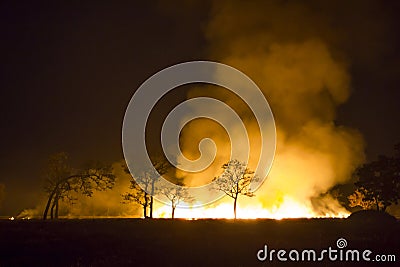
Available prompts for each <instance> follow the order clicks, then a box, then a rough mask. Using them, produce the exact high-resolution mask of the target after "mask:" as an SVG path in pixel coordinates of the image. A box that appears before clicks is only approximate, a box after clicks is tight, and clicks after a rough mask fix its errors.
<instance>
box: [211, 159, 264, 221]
mask: <svg viewBox="0 0 400 267" xmlns="http://www.w3.org/2000/svg"><path fill="white" fill-rule="evenodd" d="M222 169H223V170H224V172H223V173H222V174H221V175H220V176H218V177H215V178H214V179H213V182H214V184H215V186H214V189H216V190H219V191H222V192H224V193H225V195H227V196H229V197H231V198H233V200H234V202H233V213H234V215H235V219H236V204H237V200H238V197H239V195H244V196H248V197H252V196H254V193H253V192H252V190H251V188H250V185H251V183H252V182H256V181H258V179H259V178H258V177H257V176H255V175H254V171H251V170H249V169H248V168H247V167H246V164H245V163H243V162H240V161H238V160H236V159H234V160H230V161H229V162H228V163H225V164H224V165H222Z"/></svg>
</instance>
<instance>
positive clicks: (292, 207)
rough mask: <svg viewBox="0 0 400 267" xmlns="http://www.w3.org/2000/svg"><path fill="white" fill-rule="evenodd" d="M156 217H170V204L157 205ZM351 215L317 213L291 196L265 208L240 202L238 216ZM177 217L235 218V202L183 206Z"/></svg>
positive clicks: (258, 217)
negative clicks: (197, 206)
mask: <svg viewBox="0 0 400 267" xmlns="http://www.w3.org/2000/svg"><path fill="white" fill-rule="evenodd" d="M154 215H155V217H156V218H170V216H171V207H170V206H168V205H164V206H159V207H156V209H155V213H154ZM348 215H349V212H348V211H346V210H344V209H343V210H339V211H335V212H329V213H324V214H320V213H316V212H315V211H314V210H313V209H312V207H311V206H309V205H307V204H304V203H301V202H298V201H295V200H294V199H292V198H290V197H284V199H283V201H282V203H280V204H279V205H275V206H272V207H270V208H265V207H263V206H262V205H261V204H258V203H257V204H253V205H240V203H238V208H237V218H238V219H261V218H267V219H276V220H280V219H284V218H323V217H327V218H328V217H329V218H345V217H347V216H348ZM175 217H176V218H183V219H202V218H212V219H214V218H215V219H217V218H218V219H233V218H234V216H233V203H230V202H228V201H226V202H222V203H220V204H217V205H215V206H212V205H211V206H206V207H200V208H181V209H177V210H176V211H175Z"/></svg>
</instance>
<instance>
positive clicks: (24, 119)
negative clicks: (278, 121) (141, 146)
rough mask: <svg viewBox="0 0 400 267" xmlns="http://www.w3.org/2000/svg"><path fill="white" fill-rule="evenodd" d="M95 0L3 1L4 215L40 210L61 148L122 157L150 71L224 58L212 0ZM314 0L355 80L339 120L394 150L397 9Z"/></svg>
mask: <svg viewBox="0 0 400 267" xmlns="http://www.w3.org/2000/svg"><path fill="white" fill-rule="evenodd" d="M99 2H100V1H94V2H93V3H90V4H89V3H86V4H82V3H80V2H79V1H76V2H75V1H71V3H68V4H55V3H54V2H53V4H48V3H39V2H36V1H33V2H28V1H26V2H24V1H2V3H1V4H0V20H1V23H0V47H1V71H0V75H1V76H0V88H1V103H2V104H1V106H0V114H1V117H0V118H1V139H0V147H1V150H0V156H1V161H0V183H2V184H4V185H5V198H4V200H3V203H2V204H1V207H0V215H8V214H15V213H18V212H19V211H20V210H21V209H23V208H26V207H31V206H34V205H35V203H33V202H34V201H35V199H36V198H37V197H38V195H40V194H42V192H41V188H42V182H43V180H42V178H41V170H42V169H43V167H44V164H45V161H46V159H47V158H48V156H49V155H51V154H53V153H56V152H59V151H66V152H67V153H69V154H70V156H71V160H72V162H73V163H74V164H78V165H79V164H80V163H82V162H83V161H86V160H89V159H95V160H101V161H104V162H108V163H112V162H115V161H118V160H121V159H122V157H123V156H122V148H121V127H122V120H123V115H124V112H125V108H126V106H127V104H128V102H129V100H130V98H131V96H132V95H133V93H134V91H135V89H136V88H138V87H139V86H140V84H141V83H142V82H143V81H145V80H146V79H147V78H148V77H149V76H151V75H152V74H154V73H155V72H157V71H159V70H161V69H163V68H165V67H168V66H171V65H173V64H176V63H180V62H184V61H189V60H218V58H217V57H215V56H214V55H213V53H210V51H209V46H210V44H212V42H213V40H212V37H210V36H207V34H205V27H206V25H207V21H208V19H209V17H210V16H211V15H212V12H213V10H212V4H211V3H207V2H206V1H204V2H203V1H198V2H201V3H197V2H195V1H191V3H190V4H185V5H177V4H176V5H175V6H171V5H170V4H168V3H167V1H162V2H151V3H147V1H139V2H134V1H129V3H130V4H103V3H99ZM274 2H276V3H278V4H281V3H284V2H286V1H274ZM318 2H319V1H315V2H313V1H311V2H309V4H307V6H306V7H307V8H311V9H315V10H317V12H320V15H321V17H323V18H328V20H329V21H330V24H329V25H330V27H331V29H332V32H335V33H340V34H339V36H340V38H337V39H335V40H336V41H333V43H334V46H335V48H336V49H337V50H338V51H340V53H341V54H342V55H343V56H344V57H345V58H346V60H347V62H348V64H349V70H350V74H351V79H352V95H351V97H350V99H349V100H348V101H347V102H346V103H345V104H344V105H342V106H341V107H340V108H339V110H338V117H337V123H338V124H342V125H346V126H351V127H352V128H356V129H358V130H359V131H360V132H361V133H362V134H363V136H364V139H365V142H366V154H367V158H368V159H373V158H375V157H376V156H377V155H379V154H389V153H391V152H392V148H393V145H394V144H395V143H398V142H400V126H399V120H398V114H399V112H400V105H399V104H398V102H399V96H400V93H399V84H400V64H399V62H400V52H399V50H398V48H399V47H400V30H399V29H400V27H399V26H400V18H398V14H400V5H399V4H398V3H397V2H396V3H395V2H394V1H393V2H389V1H387V2H383V1H382V2H380V1H355V2H353V3H352V4H348V3H347V1H339V2H337V1H335V4H329V6H328V5H327V6H323V5H322V4H319V3H318ZM260 8H263V7H262V6H260ZM396 16H397V18H396ZM287 19H288V21H289V20H290V17H288V18H287ZM266 31H267V29H266ZM327 36H329V34H327ZM321 38H325V37H324V36H321ZM327 38H328V37H327ZM260 64H261V63H260ZM241 71H243V72H244V73H246V68H245V67H242V68H241ZM176 97H177V98H179V97H182V94H181V95H179V94H178V95H177V96H176ZM267 98H268V96H267Z"/></svg>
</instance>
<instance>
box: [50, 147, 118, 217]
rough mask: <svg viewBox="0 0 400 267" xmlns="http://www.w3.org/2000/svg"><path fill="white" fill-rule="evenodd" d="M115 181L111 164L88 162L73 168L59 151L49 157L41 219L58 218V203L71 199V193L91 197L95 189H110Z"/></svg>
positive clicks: (66, 157) (65, 155) (65, 156)
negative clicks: (44, 205)
mask: <svg viewBox="0 0 400 267" xmlns="http://www.w3.org/2000/svg"><path fill="white" fill-rule="evenodd" d="M114 183H115V175H114V174H112V169H111V166H105V165H103V164H101V163H98V162H94V163H90V164H88V165H87V166H85V167H83V168H82V169H73V168H71V167H70V166H69V164H68V156H67V154H66V153H64V152H61V153H58V154H55V155H53V156H51V157H50V159H49V163H48V168H47V171H46V185H45V191H46V192H47V194H48V200H47V204H46V207H45V210H44V213H43V219H44V220H45V219H47V216H48V212H49V209H50V217H51V218H52V219H53V218H58V210H59V203H60V202H61V201H65V200H69V201H73V198H72V194H71V193H73V192H75V193H81V194H82V195H85V196H89V197H91V196H92V195H93V192H94V191H95V190H97V191H104V190H107V189H111V188H112V187H113V186H114Z"/></svg>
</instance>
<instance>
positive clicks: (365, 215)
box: [348, 210, 397, 224]
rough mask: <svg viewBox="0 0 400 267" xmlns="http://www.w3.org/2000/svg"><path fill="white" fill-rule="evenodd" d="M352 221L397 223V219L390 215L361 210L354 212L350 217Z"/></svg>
mask: <svg viewBox="0 0 400 267" xmlns="http://www.w3.org/2000/svg"><path fill="white" fill-rule="evenodd" d="M348 219H349V220H351V221H357V222H362V223H389V224H392V223H396V221H397V219H396V218H395V217H394V216H392V215H390V214H389V213H386V212H383V211H376V210H360V211H356V212H353V213H352V214H351V215H350V216H349V217H348Z"/></svg>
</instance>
